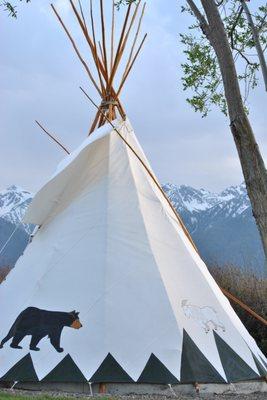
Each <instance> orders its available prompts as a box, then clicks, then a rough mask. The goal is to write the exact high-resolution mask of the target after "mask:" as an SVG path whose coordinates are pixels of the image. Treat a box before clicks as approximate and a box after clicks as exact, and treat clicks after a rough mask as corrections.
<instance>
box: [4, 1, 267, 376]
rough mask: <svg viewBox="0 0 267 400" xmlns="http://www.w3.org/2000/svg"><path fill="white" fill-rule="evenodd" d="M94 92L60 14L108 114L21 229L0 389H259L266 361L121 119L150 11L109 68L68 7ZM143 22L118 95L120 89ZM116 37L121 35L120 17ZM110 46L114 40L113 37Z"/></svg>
mask: <svg viewBox="0 0 267 400" xmlns="http://www.w3.org/2000/svg"><path fill="white" fill-rule="evenodd" d="M70 3H71V5H72V7H73V11H74V14H75V16H76V18H77V20H78V22H79V24H80V26H81V28H82V31H83V33H84V35H85V38H86V40H87V42H88V44H89V47H90V49H91V51H92V55H93V60H94V61H95V65H96V70H97V75H98V80H99V85H98V84H96V81H95V79H94V78H93V75H92V74H91V71H90V69H89V67H88V66H87V64H86V63H85V61H84V59H83V58H82V56H81V54H80V52H79V50H78V48H77V46H76V44H75V42H74V41H73V38H72V36H71V35H70V33H69V31H68V29H67V28H66V26H65V25H64V23H63V21H62V19H61V17H60V16H59V14H58V13H57V11H56V10H55V9H54V10H55V12H56V15H57V16H58V19H59V20H60V22H61V24H62V26H63V28H64V30H65V32H66V33H67V35H68V37H69V39H70V40H71V42H72V45H73V47H74V49H75V51H76V53H77V55H78V56H79V58H80V59H81V60H82V61H83V65H84V66H85V69H86V71H87V73H88V75H89V77H90V79H91V80H92V81H93V82H95V85H96V87H97V89H98V92H99V94H100V95H101V100H102V101H101V104H100V107H98V108H97V115H96V118H95V120H94V122H93V126H92V128H91V129H90V132H89V133H90V134H89V136H88V137H87V138H86V139H85V141H84V142H83V143H82V144H81V145H80V147H78V148H77V149H76V150H75V151H73V152H72V153H71V154H69V155H67V156H66V158H64V159H63V161H62V162H61V163H60V164H59V165H58V167H57V169H56V171H55V173H54V175H53V176H52V177H51V178H50V179H49V180H48V182H47V183H46V184H45V185H44V186H43V187H42V188H41V189H40V190H39V192H38V193H37V194H36V195H35V197H34V199H33V201H32V204H31V205H30V207H29V209H28V212H27V214H26V216H25V218H24V221H25V222H27V223H32V224H35V225H37V226H38V227H39V229H38V231H37V233H36V234H35V236H34V238H33V240H32V242H31V243H30V244H29V245H28V247H27V248H26V250H25V252H24V254H23V256H22V257H21V258H20V259H19V260H18V262H17V264H16V267H15V268H14V269H13V270H12V271H11V273H10V274H9V275H8V277H7V279H6V281H5V282H4V283H3V284H1V285H0V308H1V324H0V347H1V348H0V381H8V382H48V383H53V382H57V383H59V382H72V383H73V382H81V383H83V382H85V383H86V382H92V383H105V382H110V383H152V384H178V383H195V382H218V383H227V382H236V381H244V380H252V379H260V378H261V377H263V376H265V375H266V373H267V360H266V358H265V356H264V355H263V354H262V353H261V351H260V350H259V348H258V346H257V344H256V343H255V341H254V339H253V338H252V337H251V336H250V334H249V333H248V332H247V330H246V329H245V327H244V326H243V324H242V323H241V321H240V320H239V318H238V317H237V315H236V314H235V312H234V311H233V309H232V307H231V305H230V303H229V301H228V300H227V298H226V297H225V296H224V294H223V293H222V291H221V289H220V288H219V287H218V286H217V284H216V283H215V281H214V279H213V278H212V277H211V275H210V273H209V272H208V270H207V267H206V266H205V264H204V263H203V261H202V260H201V258H200V256H199V254H198V252H197V250H196V248H195V246H194V244H193V242H192V239H191V238H190V236H189V234H188V232H187V231H186V229H185V227H184V226H183V224H182V222H181V220H180V219H179V216H178V215H177V213H176V212H175V210H174V209H173V207H172V206H171V204H170V202H169V200H168V199H167V198H166V196H165V195H164V193H163V191H162V189H161V187H160V184H159V182H158V180H157V178H156V177H155V175H154V173H153V171H152V169H151V167H150V165H149V162H148V160H147V159H146V156H145V154H144V152H143V150H142V148H141V146H140V144H139V142H138V140H137V138H136V136H135V133H134V130H133V128H132V126H131V123H130V121H129V120H128V119H127V118H126V116H125V112H124V110H123V107H122V105H121V103H120V101H119V98H118V96H119V93H120V90H121V88H122V87H123V85H124V82H125V80H126V78H127V77H128V75H129V72H130V71H131V69H132V65H133V63H134V61H135V59H136V57H137V55H138V54H139V50H140V48H141V46H142V43H143V42H144V39H143V40H142V41H141V44H140V45H139V47H138V48H137V50H136V51H135V46H136V43H137V40H138V34H139V31H140V24H141V20H142V16H143V10H144V8H143V10H140V8H141V7H140V1H139V2H138V3H137V5H132V6H131V5H130V6H129V7H128V8H127V11H126V17H125V21H124V24H123V27H122V32H121V36H120V39H119V42H118V46H117V51H116V53H114V57H113V48H114V46H113V39H112V44H111V48H110V50H111V57H110V59H109V60H108V59H107V50H106V49H107V46H106V30H105V25H104V10H103V3H102V1H101V0H100V14H101V21H102V25H101V27H102V44H100V50H98V48H97V44H96V39H95V33H94V20H93V13H92V8H91V14H90V15H91V27H92V37H91V35H90V34H89V28H88V26H87V22H86V19H85V14H84V12H83V8H82V6H81V3H79V9H77V7H76V6H75V4H74V3H73V2H72V0H71V1H70ZM139 11H141V12H140V18H139V21H138V22H137V30H136V34H135V35H134V36H133V40H134V42H133V45H132V47H131V50H130V56H129V58H128V60H127V63H126V68H125V71H124V72H123V78H122V81H121V82H122V83H121V84H120V86H119V89H118V90H117V89H114V86H113V83H114V76H115V74H116V71H117V69H118V66H119V63H120V60H121V59H122V54H123V52H124V49H125V47H126V42H127V40H128V37H129V36H130V31H131V29H132V27H133V26H134V22H135V19H136V17H137V15H138V12H139ZM112 15H113V18H112V27H114V6H113V14H112ZM111 37H112V38H114V29H112V31H111Z"/></svg>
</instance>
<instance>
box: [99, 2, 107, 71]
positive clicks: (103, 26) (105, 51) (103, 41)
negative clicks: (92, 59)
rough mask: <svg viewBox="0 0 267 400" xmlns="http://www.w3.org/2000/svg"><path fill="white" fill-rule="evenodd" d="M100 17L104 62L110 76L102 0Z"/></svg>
mask: <svg viewBox="0 0 267 400" xmlns="http://www.w3.org/2000/svg"><path fill="white" fill-rule="evenodd" d="M100 16H101V31H102V48H103V61H104V65H105V69H106V72H107V74H108V61H107V49H106V31H105V20H104V6H103V0H100Z"/></svg>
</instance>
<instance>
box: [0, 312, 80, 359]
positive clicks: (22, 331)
mask: <svg viewBox="0 0 267 400" xmlns="http://www.w3.org/2000/svg"><path fill="white" fill-rule="evenodd" d="M65 326H68V327H70V328H74V329H80V328H81V327H82V324H81V322H80V320H79V313H78V312H76V311H71V312H61V311H46V310H40V309H39V308H35V307H28V308H26V309H25V310H24V311H22V312H21V313H20V314H19V316H18V317H17V319H16V321H15V322H14V324H13V325H12V327H11V328H10V330H9V332H8V334H7V335H6V337H5V338H4V339H3V340H2V341H1V343H0V348H2V347H3V345H4V344H5V343H6V342H7V341H8V340H9V339H11V338H12V342H11V344H10V347H12V348H13V349H22V347H21V346H19V343H20V342H21V341H22V339H23V338H24V337H25V336H27V335H29V336H31V337H32V338H31V342H30V350H34V351H38V350H40V349H39V347H37V345H38V343H39V342H40V340H41V339H43V338H44V337H46V336H48V337H49V339H50V342H51V344H52V346H54V348H55V349H56V351H58V352H59V353H61V352H62V351H64V349H63V348H62V347H60V336H61V333H62V330H63V328H64V327H65Z"/></svg>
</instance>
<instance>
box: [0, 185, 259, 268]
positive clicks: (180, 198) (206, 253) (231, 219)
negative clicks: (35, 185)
mask: <svg viewBox="0 0 267 400" xmlns="http://www.w3.org/2000/svg"><path fill="white" fill-rule="evenodd" d="M163 189H164V191H165V192H166V194H167V195H168V196H169V198H170V200H171V201H172V203H173V205H174V206H175V208H176V209H177V211H178V212H179V214H180V215H181V217H182V219H183V221H184V223H185V225H186V227H187V229H188V230H189V232H190V234H191V235H192V237H193V239H194V241H195V242H196V245H197V247H198V249H199V251H200V254H201V256H202V257H203V259H204V260H205V261H206V262H207V264H210V265H225V264H229V263H230V264H233V265H236V266H240V267H246V268H253V269H254V270H255V272H257V273H260V274H262V273H263V271H264V267H263V266H264V256H263V251H262V247H261V242H260V238H259V233H258V230H257V228H256V225H255V221H254V218H253V217H252V212H251V207H250V202H249V199H248V196H247V192H246V187H245V184H244V183H243V184H241V185H239V186H231V187H229V188H227V189H225V190H224V191H222V192H221V193H212V192H210V191H208V190H205V189H195V188H192V187H190V186H186V185H181V186H176V185H173V184H171V183H168V184H166V185H164V186H163ZM31 199H32V194H31V193H30V192H28V191H26V190H23V189H21V188H19V187H18V186H10V187H9V188H8V189H6V190H3V191H0V267H1V266H12V265H14V264H15V262H16V260H17V258H18V257H19V256H20V255H21V253H22V252H23V250H24V248H25V246H26V245H27V243H28V239H29V234H30V232H31V231H32V229H33V226H30V225H19V228H18V230H17V231H16V233H15V235H14V236H13V237H12V240H10V242H9V243H8V246H6V248H5V249H4V251H3V252H2V253H1V248H2V247H3V245H4V244H5V242H6V240H7V239H8V238H9V236H10V234H11V233H12V232H13V230H14V228H15V227H16V226H17V224H18V223H19V222H20V221H21V219H22V217H23V215H24V213H25V211H26V209H27V207H28V205H29V204H30V202H31Z"/></svg>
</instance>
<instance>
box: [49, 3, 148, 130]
mask: <svg viewBox="0 0 267 400" xmlns="http://www.w3.org/2000/svg"><path fill="white" fill-rule="evenodd" d="M69 2H70V5H71V8H72V10H73V12H74V15H75V17H76V19H77V22H78V24H79V26H80V28H81V31H82V33H83V35H84V38H85V40H86V42H87V44H88V46H89V49H90V53H91V56H92V60H93V63H94V65H95V68H96V72H97V78H95V77H94V76H93V73H92V72H91V70H90V68H89V66H88V63H87V62H86V61H85V59H84V58H83V57H82V55H81V52H80V51H79V49H78V47H77V45H76V43H75V41H74V39H73V36H72V35H71V33H70V31H69V29H68V28H67V27H66V25H65V23H64V22H63V20H62V17H61V16H60V15H59V13H58V11H57V10H56V8H55V6H54V5H53V4H51V7H52V9H53V11H54V13H55V14H56V16H57V18H58V20H59V22H60V24H61V25H62V27H63V29H64V31H65V33H66V34H67V36H68V38H69V40H70V42H71V44H72V46H73V48H74V51H75V53H76V54H77V56H78V58H79V60H80V61H81V63H82V65H83V67H84V68H85V70H86V73H87V75H88V77H89V79H90V81H91V82H92V84H93V86H94V87H95V89H96V91H97V92H98V94H99V95H100V97H101V103H100V106H99V109H98V111H97V113H96V116H95V119H94V121H93V123H92V126H91V128H90V130H89V135H90V134H91V133H92V132H93V131H94V130H95V129H96V128H98V127H100V126H102V125H104V124H105V123H106V121H107V119H108V120H110V121H112V120H114V119H116V118H117V115H118V114H119V115H120V117H121V118H122V119H125V117H126V114H125V111H124V108H123V106H122V104H121V102H120V99H119V96H120V93H121V91H122V88H123V86H124V84H125V82H126V80H127V78H128V76H129V73H130V72H131V70H132V67H133V65H134V63H135V61H136V59H137V57H138V55H139V53H140V50H141V48H142V46H143V44H144V42H145V39H146V37H147V34H145V35H144V36H143V38H142V39H141V41H139V36H140V30H141V24H142V19H143V16H144V11H145V6H146V3H144V4H143V5H142V6H141V0H139V1H137V2H136V3H134V4H133V3H129V5H128V7H127V9H126V15H125V18H124V22H123V25H122V28H121V32H120V37H119V41H118V44H117V45H115V9H116V5H115V1H114V0H113V1H112V2H110V4H111V10H110V11H111V27H110V29H108V30H107V29H106V25H105V11H106V10H104V1H103V0H99V10H100V17H101V18H100V19H101V40H99V41H98V40H97V38H96V30H95V24H94V12H93V11H94V10H93V1H92V0H90V9H89V12H88V14H89V18H86V17H87V15H86V13H85V12H84V10H85V8H83V6H82V3H81V0H78V7H77V6H76V5H75V4H74V2H73V0H69ZM105 3H106V1H105ZM87 19H89V24H88V22H87ZM89 25H90V29H89ZM133 31H134V32H133ZM132 33H134V36H133V39H132V43H131V47H130V52H129V56H128V59H127V60H126V62H125V66H124V68H123V73H122V76H121V80H120V83H119V86H118V88H117V89H115V87H114V78H115V76H116V74H117V73H118V68H119V67H120V66H121V63H122V59H123V55H124V52H125V49H126V46H127V45H128V41H129V37H131V34H132ZM108 53H109V54H108ZM105 117H106V118H105Z"/></svg>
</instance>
